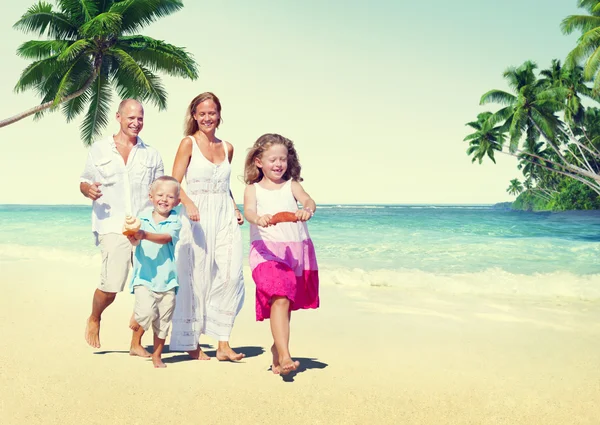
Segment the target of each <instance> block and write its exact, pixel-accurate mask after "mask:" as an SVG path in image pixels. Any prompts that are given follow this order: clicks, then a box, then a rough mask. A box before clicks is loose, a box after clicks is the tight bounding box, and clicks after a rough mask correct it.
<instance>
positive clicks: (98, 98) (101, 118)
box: [81, 74, 112, 146]
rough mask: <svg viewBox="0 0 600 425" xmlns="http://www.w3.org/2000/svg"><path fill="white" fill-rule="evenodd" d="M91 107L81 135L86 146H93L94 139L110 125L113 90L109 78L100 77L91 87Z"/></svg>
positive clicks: (82, 125)
mask: <svg viewBox="0 0 600 425" xmlns="http://www.w3.org/2000/svg"><path fill="white" fill-rule="evenodd" d="M91 89H92V90H91V94H90V99H89V100H90V106H89V108H88V110H87V113H86V114H85V119H84V120H83V123H82V124H81V135H82V137H83V143H84V144H85V145H88V146H89V145H91V144H92V142H93V141H94V138H95V137H96V136H98V135H100V134H101V133H102V130H103V129H104V128H105V127H106V125H107V124H108V112H109V110H110V101H111V97H112V96H111V90H110V83H109V81H108V78H106V77H105V76H104V75H102V74H101V75H99V76H98V78H97V79H96V81H95V82H94V84H92V86H91Z"/></svg>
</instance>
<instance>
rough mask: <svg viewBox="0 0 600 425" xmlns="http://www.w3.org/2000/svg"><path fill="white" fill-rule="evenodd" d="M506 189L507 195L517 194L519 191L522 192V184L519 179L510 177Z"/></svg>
mask: <svg viewBox="0 0 600 425" xmlns="http://www.w3.org/2000/svg"><path fill="white" fill-rule="evenodd" d="M506 191H507V192H508V194H509V195H518V194H519V193H521V192H523V185H522V184H521V182H520V181H519V179H512V180H511V181H510V185H509V186H508V189H506Z"/></svg>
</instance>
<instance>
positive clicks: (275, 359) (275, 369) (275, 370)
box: [271, 344, 279, 375]
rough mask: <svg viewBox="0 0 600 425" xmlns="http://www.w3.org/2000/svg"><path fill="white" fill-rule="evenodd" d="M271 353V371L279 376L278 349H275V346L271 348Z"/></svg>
mask: <svg viewBox="0 0 600 425" xmlns="http://www.w3.org/2000/svg"><path fill="white" fill-rule="evenodd" d="M271 353H272V354H273V364H272V365H271V371H272V372H273V373H274V374H275V375H279V353H278V352H277V347H275V344H273V345H272V346H271Z"/></svg>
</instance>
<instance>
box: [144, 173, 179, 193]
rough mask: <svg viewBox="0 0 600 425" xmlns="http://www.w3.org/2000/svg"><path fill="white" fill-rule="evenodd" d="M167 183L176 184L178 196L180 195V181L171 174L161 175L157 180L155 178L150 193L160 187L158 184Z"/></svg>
mask: <svg viewBox="0 0 600 425" xmlns="http://www.w3.org/2000/svg"><path fill="white" fill-rule="evenodd" d="M165 183H171V184H174V185H175V187H177V197H179V193H180V192H181V185H180V184H179V182H178V181H177V179H176V178H175V177H171V176H160V177H158V178H157V179H156V180H154V181H153V182H152V184H151V185H150V193H154V192H155V191H156V189H157V188H158V186H160V185H161V184H165Z"/></svg>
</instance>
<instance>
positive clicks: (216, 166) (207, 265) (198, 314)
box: [170, 92, 244, 361]
mask: <svg viewBox="0 0 600 425" xmlns="http://www.w3.org/2000/svg"><path fill="white" fill-rule="evenodd" d="M220 123H221V103H220V102H219V99H218V98H217V97H216V96H215V95H214V94H212V93H209V92H206V93H202V94H200V95H198V96H196V97H195V98H194V99H193V100H192V102H191V103H190V105H189V107H188V110H187V115H186V123H185V135H186V137H184V138H183V140H182V141H181V143H180V145H179V149H178V150H177V155H176V156H175V163H174V165H173V177H175V178H176V179H177V180H178V181H179V182H181V181H182V180H183V177H184V176H185V180H186V189H185V191H184V190H182V191H181V203H182V204H183V205H184V207H185V215H187V217H188V218H189V220H187V219H186V218H185V215H184V214H183V210H182V215H184V216H183V217H182V224H183V227H182V229H181V233H180V240H179V243H178V245H177V255H176V257H177V273H178V279H179V291H178V293H177V302H176V306H175V313H174V315H173V329H172V332H171V341H170V349H171V350H173V351H187V352H188V353H189V354H190V356H191V357H192V358H194V359H199V360H209V359H210V357H209V356H207V355H206V354H205V353H204V352H203V351H202V349H201V348H200V345H199V338H200V335H201V334H206V335H209V336H211V337H213V338H215V339H216V340H218V341H219V345H218V348H217V359H219V360H231V361H235V360H240V359H241V358H243V357H244V355H243V354H241V353H236V352H235V351H233V350H232V348H231V347H230V346H229V335H230V334H231V329H232V328H233V323H234V321H235V317H236V316H237V314H238V313H239V311H240V309H241V308H242V304H243V303H244V279H243V274H242V255H243V254H242V236H241V232H240V229H239V225H241V224H242V223H243V222H244V219H243V218H242V215H241V213H240V211H239V209H238V208H237V206H236V204H235V200H234V199H233V196H232V195H231V191H230V189H229V178H230V175H231V159H232V158H233V146H231V144H229V143H227V142H224V141H222V140H220V139H218V138H217V137H216V136H215V132H216V130H217V128H218V127H219V124H220Z"/></svg>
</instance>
